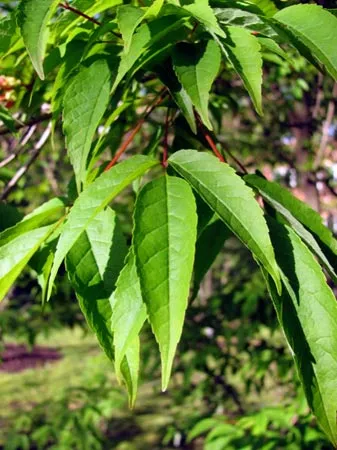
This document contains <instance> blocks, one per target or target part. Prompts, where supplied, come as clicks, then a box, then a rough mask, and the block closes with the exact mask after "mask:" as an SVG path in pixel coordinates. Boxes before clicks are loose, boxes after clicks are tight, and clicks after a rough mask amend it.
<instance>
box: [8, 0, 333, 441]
mask: <svg viewBox="0 0 337 450" xmlns="http://www.w3.org/2000/svg"><path fill="white" fill-rule="evenodd" d="M62 10H63V11H62ZM334 13H335V12H334V11H328V10H326V9H323V8H321V7H319V6H316V5H293V6H289V7H285V8H283V9H281V10H279V11H278V9H277V8H276V6H275V5H274V4H273V3H272V2H270V1H269V0H261V1H260V0H254V1H252V2H248V1H240V2H236V1H234V0H214V1H210V2H208V1H207V0H195V1H184V0H182V1H178V0H167V1H164V0H155V1H153V2H151V4H150V5H149V6H143V7H140V6H139V5H138V2H132V4H122V2H120V1H119V0H101V1H98V2H95V3H94V5H92V3H91V2H88V1H86V0H77V1H76V0H75V1H73V2H71V3H69V2H65V3H61V4H59V2H58V1H55V0H22V1H21V2H20V3H19V5H18V6H17V7H16V8H15V9H14V11H13V13H12V14H11V15H8V16H6V17H5V18H4V19H2V20H1V22H0V33H1V36H3V39H2V41H1V47H0V51H1V53H2V57H3V60H4V61H5V66H6V67H7V68H8V70H10V68H11V64H13V58H15V60H16V61H17V60H19V61H22V62H24V63H25V64H28V63H27V61H28V57H29V58H30V60H31V62H32V64H33V66H34V68H35V70H36V72H37V74H38V76H39V78H40V80H35V82H34V83H33V87H32V92H31V93H30V95H31V96H34V95H37V94H38V93H39V94H40V95H41V92H43V95H44V97H43V98H47V99H48V100H49V101H50V103H51V108H52V124H53V130H54V131H55V128H56V125H57V122H58V120H59V118H60V115H62V125H63V132H64V135H65V140H66V147H67V151H68V156H69V160H70V162H71V164H72V167H73V171H74V180H73V182H72V183H71V185H70V188H69V192H68V196H67V197H66V198H54V199H52V200H50V201H48V202H47V203H45V204H44V205H42V206H41V207H39V208H38V209H36V210H35V211H33V212H32V213H31V214H29V215H28V216H26V217H25V218H24V219H23V220H21V221H19V222H17V223H16V224H15V225H14V226H11V227H8V228H6V229H5V230H4V231H3V232H2V233H1V234H0V258H1V261H2V262H1V269H0V296H1V298H2V297H4V296H5V295H6V293H7V292H8V290H9V289H10V287H11V286H12V284H13V283H14V282H15V280H16V279H17V277H18V276H19V274H20V273H21V271H22V270H23V269H24V267H25V266H26V265H27V264H28V263H29V261H30V260H31V258H32V256H33V255H35V256H34V260H33V263H32V264H34V266H35V270H36V271H37V272H38V274H39V281H40V283H41V285H42V290H43V299H44V301H47V300H48V299H49V298H50V296H51V295H52V290H53V285H54V281H55V278H56V276H57V273H58V270H59V268H60V267H61V265H62V264H63V262H64V261H65V265H66V270H67V273H68V276H69V279H70V280H71V283H72V285H73V287H74V289H75V292H76V295H77V298H78V300H79V304H80V306H81V309H82V311H83V313H84V315H85V317H86V319H87V322H88V324H89V325H90V327H91V328H92V329H93V331H94V332H95V333H96V335H97V338H98V340H99V342H100V344H101V346H102V348H103V349H104V351H105V352H106V354H107V355H108V357H109V358H110V359H111V360H113V361H114V363H115V368H116V373H117V376H118V378H119V379H120V380H123V381H124V382H125V383H126V385H127V388H128V391H129V396H130V404H131V405H133V404H134V401H135V398H136V392H137V384H138V371H139V345H140V344H139V333H140V331H141V329H142V327H143V325H144V322H145V321H146V320H148V322H149V323H150V325H151V328H152V331H153V333H154V335H155V338H156V340H157V342H158V345H159V350H160V355H161V363H162V388H163V390H165V389H166V388H167V386H168V383H169V378H170V373H171V370H172V365H173V359H174V354H175V351H176V347H177V344H178V342H179V340H180V337H181V333H182V328H183V323H184V318H185V312H186V309H187V306H188V298H189V292H190V284H191V279H192V277H193V288H194V289H193V295H195V294H196V292H197V290H198V286H199V284H200V281H201V280H202V278H203V276H204V275H205V273H206V272H207V270H208V268H209V267H210V265H211V263H212V262H213V260H214V258H215V256H216V255H217V253H218V252H219V251H220V250H221V248H222V245H223V242H224V241H225V239H226V238H227V237H228V236H230V235H231V234H234V235H235V236H237V237H238V238H239V239H240V240H241V241H242V242H243V243H244V245H246V246H247V247H248V249H249V250H250V251H251V252H252V254H253V256H254V258H255V260H256V262H257V263H258V264H259V266H260V267H261V270H262V272H263V274H264V277H265V281H266V283H267V285H268V288H269V291H270V294H271V297H272V299H273V302H274V306H275V308H276V311H277V315H278V319H279V322H280V324H281V326H282V327H283V329H284V331H285V334H286V337H287V339H288V342H289V345H290V347H291V349H292V350H293V353H294V358H295V362H296V364H297V368H298V372H299V376H300V378H301V381H302V383H303V386H304V390H305V392H306V397H307V400H308V402H309V405H310V407H311V409H312V410H313V412H314V413H315V414H316V416H317V419H318V422H319V424H320V426H321V427H322V429H323V430H324V432H325V433H326V434H327V436H328V437H329V439H330V440H331V442H332V443H333V444H334V445H335V446H336V445H337V427H336V420H335V419H336V403H337V398H336V397H337V391H336V387H335V385H336V383H335V373H336V372H337V363H336V355H337V340H336V336H337V325H336V323H337V304H336V301H335V297H334V295H333V293H332V291H331V289H330V287H329V286H328V284H327V283H326V279H325V276H324V274H323V272H322V269H321V267H320V264H319V263H318V262H317V259H318V260H319V262H320V263H321V264H322V266H323V267H324V268H325V270H326V271H327V273H328V274H329V276H330V278H331V279H332V280H333V281H336V280H337V275H336V255H337V242H336V241H335V240H334V238H333V237H332V235H331V233H330V232H329V230H328V229H326V228H325V227H324V226H323V224H322V221H321V218H320V216H319V215H318V214H317V213H315V212H314V211H313V210H311V209H310V208H309V207H308V206H306V205H305V204H303V203H302V202H300V201H299V200H296V199H295V198H293V197H292V195H291V194H290V193H288V192H287V191H286V190H284V189H283V188H281V187H280V186H278V185H277V184H274V183H271V182H269V181H267V180H265V179H264V178H263V177H262V176H260V175H248V174H244V173H243V174H237V173H236V172H235V171H234V169H233V168H231V167H230V166H229V165H228V164H227V162H226V157H225V154H224V153H223V151H222V150H221V149H219V148H218V147H217V145H216V144H215V142H214V136H213V132H212V129H213V123H212V122H213V119H212V117H210V115H209V110H208V102H209V98H210V92H211V89H212V85H213V83H214V81H215V80H216V79H217V78H218V77H219V72H220V69H221V68H224V69H227V67H229V66H230V65H231V66H232V67H233V68H234V69H235V71H236V72H237V73H238V75H239V76H240V77H241V79H242V82H243V84H244V86H245V88H246V89H247V91H248V93H249V95H250V97H251V100H252V103H253V105H254V107H255V110H256V112H257V113H258V114H260V115H261V114H262V95H261V86H262V64H263V58H262V53H261V49H263V48H267V49H268V50H269V51H271V52H273V53H275V54H276V55H278V56H280V57H281V58H286V55H285V52H284V51H283V49H282V48H281V47H280V44H285V45H292V46H293V47H295V49H297V50H298V51H299V52H300V53H301V54H302V55H303V56H304V57H306V58H307V59H308V60H309V61H310V62H311V63H312V64H313V65H314V66H315V67H316V68H318V69H319V70H322V71H326V72H327V73H328V74H329V75H331V76H332V77H333V78H335V79H336V78H337V60H336V52H335V44H334V41H335V36H336V30H337V19H336V17H335V15H334ZM48 51H49V53H48ZM220 76H221V75H220ZM144 93H145V95H144ZM153 93H154V94H155V96H154V99H153V95H152V94H153ZM137 95H138V96H139V98H137ZM139 99H140V100H139ZM149 99H151V100H152V103H149ZM144 105H147V106H146V108H145V112H144V114H143V116H142V117H141V118H140V119H139V120H138V122H137V124H136V125H135V127H134V128H133V129H132V130H131V132H130V133H129V134H128V136H127V138H126V140H125V141H124V142H123V143H122V145H121V146H120V147H119V149H118V150H117V149H116V148H115V149H114V155H113V158H112V160H111V161H110V163H106V162H104V161H103V163H102V158H103V152H104V150H105V149H106V147H107V146H108V142H109V140H110V139H111V138H112V136H113V135H114V133H115V132H116V127H117V126H118V124H119V123H120V121H121V120H122V118H123V114H125V113H126V112H127V110H128V109H129V108H130V107H132V108H134V107H135V106H137V107H138V106H139V107H142V106H144ZM159 105H160V106H163V107H166V110H167V114H166V121H165V124H164V125H162V126H158V127H157V130H156V131H155V132H154V134H153V139H152V141H151V145H150V146H149V147H148V148H145V149H144V151H143V153H144V154H143V155H137V156H132V157H129V158H123V161H122V162H118V160H119V158H121V156H122V154H123V153H124V152H125V150H126V148H127V145H128V143H129V142H130V139H132V137H134V136H135V134H136V133H137V132H138V131H139V130H140V128H141V127H142V125H143V124H144V122H145V121H146V120H147V119H148V118H149V115H150V113H151V112H152V111H153V110H154V109H155V108H157V107H158V106H159ZM220 114H221V111H220ZM179 115H180V117H179ZM181 120H182V121H183V124H184V125H183V131H184V133H185V140H184V142H186V141H187V142H188V144H189V146H188V147H187V148H189V149H187V150H186V149H185V148H186V146H182V145H181V143H179V140H175V143H174V146H172V151H171V152H170V153H172V154H171V155H170V156H169V154H168V153H169V146H168V134H169V129H172V133H173V134H175V126H176V123H177V124H178V123H181ZM179 121H180V122H179ZM101 123H103V124H104V130H105V131H104V132H103V133H101V134H100V136H99V137H98V138H97V139H95V137H96V129H97V127H98V125H99V124H101ZM130 136H131V137H130ZM161 143H162V145H161ZM206 145H207V146H209V147H210V148H211V149H212V150H213V152H214V155H211V154H209V153H208V152H207V151H204V152H202V151H201V152H200V151H197V149H199V148H202V147H204V148H205V147H206ZM161 148H162V149H163V151H162V158H161V161H159V158H156V156H157V155H158V154H161ZM240 168H241V171H243V172H244V171H245V170H244V168H243V167H242V166H240ZM131 184H133V186H134V189H135V191H136V193H137V198H136V204H135V208H134V213H133V232H132V239H131V244H130V245H127V241H126V239H125V237H124V236H123V233H122V231H121V226H120V223H119V220H118V217H117V214H116V213H115V211H114V210H113V209H112V208H111V207H110V204H111V202H112V201H113V200H114V199H115V198H116V197H117V196H118V195H119V194H120V193H121V192H122V191H123V190H124V189H125V188H126V187H127V186H129V185H131ZM255 193H258V194H259V195H260V196H261V197H262V198H263V200H264V202H265V206H266V207H265V212H264V211H263V209H262V208H261V206H260V205H259V203H258V202H257V201H256V199H255ZM193 295H192V297H193Z"/></svg>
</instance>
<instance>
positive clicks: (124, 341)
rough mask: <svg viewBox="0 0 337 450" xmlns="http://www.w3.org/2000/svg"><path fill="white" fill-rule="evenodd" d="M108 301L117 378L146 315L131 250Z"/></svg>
mask: <svg viewBox="0 0 337 450" xmlns="http://www.w3.org/2000/svg"><path fill="white" fill-rule="evenodd" d="M110 302H111V308H112V322H111V323H112V332H113V335H114V346H115V370H116V375H117V378H120V374H121V369H122V367H121V365H122V361H123V359H124V357H125V356H127V355H128V350H129V348H130V346H131V347H132V346H133V345H134V341H135V340H137V338H138V334H139V332H140V330H141V328H142V326H143V324H144V322H145V320H146V317H147V314H146V306H145V304H144V302H143V298H142V293H141V288H140V282H139V278H138V275H137V269H136V264H135V257H134V254H133V251H132V250H131V251H130V253H129V255H128V259H127V263H126V265H125V267H124V269H123V270H122V272H121V273H120V276H119V278H118V280H117V287H116V290H115V292H114V293H113V295H112V297H111V299H110ZM131 397H132V396H131Z"/></svg>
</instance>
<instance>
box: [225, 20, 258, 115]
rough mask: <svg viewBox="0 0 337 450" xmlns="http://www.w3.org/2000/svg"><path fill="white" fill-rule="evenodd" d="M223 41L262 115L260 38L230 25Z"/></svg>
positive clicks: (227, 52) (231, 60) (256, 107)
mask: <svg viewBox="0 0 337 450" xmlns="http://www.w3.org/2000/svg"><path fill="white" fill-rule="evenodd" d="M226 30H227V34H228V37H227V38H226V39H225V40H224V41H223V45H224V48H225V55H226V56H227V57H228V59H229V61H230V62H231V63H232V65H233V67H234V69H235V70H236V71H237V73H238V74H239V75H240V77H241V78H242V81H243V82H244V85H245V87H246V89H247V91H248V92H249V94H250V96H251V99H252V101H253V104H254V106H255V109H256V111H257V112H258V113H259V114H260V115H262V92H261V87H262V55H261V46H260V43H259V41H258V39H257V38H256V37H255V36H253V35H252V34H251V33H250V32H249V31H248V30H245V29H244V28H240V27H234V26H230V27H227V28H226Z"/></svg>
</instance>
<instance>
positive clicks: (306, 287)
mask: <svg viewBox="0 0 337 450" xmlns="http://www.w3.org/2000/svg"><path fill="white" fill-rule="evenodd" d="M269 224H270V232H271V238H272V242H273V245H274V248H275V252H276V257H277V262H278V264H279V267H280V271H281V277H282V282H283V285H284V289H283V291H282V292H283V294H282V296H279V295H278V294H277V292H276V289H275V286H274V284H273V282H272V280H271V279H269V277H268V275H266V274H265V276H266V279H267V281H268V285H269V290H270V293H271V296H272V299H273V302H274V305H275V308H276V311H277V315H278V319H279V321H280V324H281V326H282V328H283V329H284V332H285V335H286V337H287V340H288V343H289V345H290V347H291V349H292V351H293V356H294V359H295V362H296V366H297V370H298V374H299V377H300V379H301V382H302V384H303V387H304V391H305V394H306V397H307V400H308V403H309V406H310V408H311V409H312V411H313V413H314V414H315V415H316V417H317V421H318V423H319V425H320V426H321V428H322V429H323V430H324V432H325V433H326V434H327V436H328V437H329V439H330V440H331V442H332V443H333V444H334V446H337V425H336V405H337V387H336V372H337V303H336V299H335V296H334V294H333V293H332V291H331V289H330V288H329V286H328V285H327V283H326V280H325V278H324V275H323V273H322V271H321V268H320V266H319V264H318V263H317V262H316V260H315V258H314V257H313V255H312V254H311V252H310V251H309V250H308V248H307V247H306V246H305V245H304V244H303V243H302V241H301V240H300V238H299V237H298V236H297V235H296V234H295V233H294V232H293V231H292V230H291V228H289V227H287V226H282V225H280V224H278V223H277V222H275V221H272V220H270V221H269Z"/></svg>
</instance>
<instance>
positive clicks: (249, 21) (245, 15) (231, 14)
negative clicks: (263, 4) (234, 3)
mask: <svg viewBox="0 0 337 450" xmlns="http://www.w3.org/2000/svg"><path fill="white" fill-rule="evenodd" d="M214 13H215V15H216V18H217V19H218V22H219V24H220V26H221V27H227V26H240V27H244V28H247V29H249V30H252V31H254V32H258V33H261V34H262V35H265V36H270V37H271V36H277V34H276V32H275V30H273V28H272V27H271V26H270V24H268V22H267V21H266V19H264V18H263V16H261V15H260V13H253V12H250V11H245V10H242V9H238V8H227V7H224V8H215V9H214Z"/></svg>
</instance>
